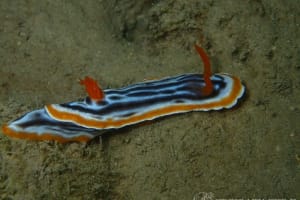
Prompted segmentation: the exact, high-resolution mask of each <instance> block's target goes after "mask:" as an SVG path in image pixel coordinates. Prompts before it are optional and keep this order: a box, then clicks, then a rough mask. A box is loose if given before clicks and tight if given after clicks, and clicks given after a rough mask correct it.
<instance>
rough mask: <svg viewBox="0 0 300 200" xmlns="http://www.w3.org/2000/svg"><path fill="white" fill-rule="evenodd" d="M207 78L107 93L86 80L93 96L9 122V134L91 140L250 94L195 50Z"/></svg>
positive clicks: (169, 80)
mask: <svg viewBox="0 0 300 200" xmlns="http://www.w3.org/2000/svg"><path fill="white" fill-rule="evenodd" d="M195 47H196V50H197V52H198V53H199V55H200V57H201V59H202V60H203V63H204V74H203V75H201V74H183V75H179V76H175V77H167V78H164V79H161V80H154V81H145V82H141V83H137V84H133V85H130V86H127V87H123V88H120V89H106V90H102V89H101V88H100V87H99V86H98V84H97V82H96V81H94V80H93V79H92V78H90V77H86V78H85V79H83V80H81V81H80V83H81V84H82V85H85V87H86V91H87V93H88V94H89V96H88V97H86V98H85V99H84V100H82V101H73V102H69V103H63V104H50V105H46V106H45V107H44V108H42V109H39V110H34V111H31V112H28V113H26V114H25V115H23V116H22V117H20V118H18V119H16V120H14V121H12V122H10V123H9V124H5V125H3V127H2V130H3V132H4V134H6V135H8V136H11V137H15V138H21V139H32V140H56V141H58V142H69V141H79V142H87V141H89V140H91V139H93V138H94V137H96V136H99V135H101V134H103V133H104V132H106V131H108V130H112V129H118V128H122V127H125V126H129V125H133V124H137V123H140V122H144V121H147V120H153V119H156V118H159V117H162V116H167V115H173V114H177V113H185V112H191V111H210V110H221V109H224V108H227V109H228V108H232V107H233V106H235V105H236V104H237V102H238V100H239V99H240V98H241V97H242V96H243V94H244V93H245V86H244V85H243V84H242V82H241V81H240V79H239V78H237V77H235V76H232V75H229V74H225V73H223V74H214V75H211V69H210V62H209V59H208V56H207V55H206V54H205V52H204V50H203V49H202V48H200V47H199V46H197V45H196V46H195Z"/></svg>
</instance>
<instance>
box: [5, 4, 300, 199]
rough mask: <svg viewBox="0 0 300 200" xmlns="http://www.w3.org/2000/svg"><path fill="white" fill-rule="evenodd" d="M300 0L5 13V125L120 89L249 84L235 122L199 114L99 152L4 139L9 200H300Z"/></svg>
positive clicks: (126, 133) (232, 117)
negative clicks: (183, 78)
mask: <svg viewBox="0 0 300 200" xmlns="http://www.w3.org/2000/svg"><path fill="white" fill-rule="evenodd" d="M299 3H300V1H299V0H288V1H281V0H273V1H266V0H253V1H250V0H248V1H247V0H246V1H242V0H228V1H217V0H203V1H199V0H186V1H180V0H167V1H156V0H153V1H149V0H112V1H110V0H98V1H97V0H93V1H92V0H90V1H59V0H45V1H38V0H27V1H11V0H1V1H0V87H1V90H0V123H1V124H3V123H5V122H8V121H10V120H13V119H15V118H17V117H18V116H20V115H22V114H23V113H25V112H28V111H30V110H33V109H37V108H40V107H42V106H43V105H45V104H49V103H63V102H68V101H72V100H76V99H78V98H79V97H84V96H85V92H84V90H83V89H82V87H81V86H80V85H79V84H78V83H77V81H78V79H79V78H82V77H84V76H85V75H90V76H92V77H94V78H95V79H97V80H99V82H100V84H101V86H102V87H103V88H117V87H121V86H125V85H128V84H132V83H136V82H140V81H143V80H144V79H151V78H162V77H165V76H173V75H178V74H182V73H190V72H195V73H196V72H201V71H202V68H201V66H202V65H201V61H200V60H199V57H198V55H197V54H196V52H195V51H194V49H193V44H194V43H195V42H198V43H199V44H201V45H202V46H203V47H205V48H206V49H207V51H208V52H209V54H210V56H211V60H212V63H213V66H214V68H213V71H214V72H227V73H231V74H234V75H237V76H239V77H241V79H242V80H243V81H244V82H245V83H246V85H247V92H248V97H247V98H246V99H245V101H244V102H243V103H242V104H241V106H240V107H239V108H237V109H233V110H227V111H223V112H194V113H188V114H182V115H177V116H173V117H169V118H166V119H162V120H158V121H156V122H153V123H151V124H148V125H144V126H136V127H132V128H128V129H126V130H122V131H116V132H113V133H112V134H111V135H107V136H104V137H103V138H102V139H97V140H95V141H92V142H91V143H90V144H88V145H85V144H77V143H69V144H57V143H55V142H47V141H42V142H36V141H25V140H17V139H11V138H8V137H6V136H5V135H3V134H1V135H0V162H1V163H0V198H1V199H201V197H203V195H205V194H207V195H210V196H213V197H214V198H244V199H245V198H300V195H299V194H300V193H299V191H300V185H299V184H300V179H299V167H300V163H299V162H300V150H299V146H300V138H299V133H300V128H299V127H300V126H299V119H300V98H299V97H300V92H299V91H300V90H299V88H300V57H299V55H300V52H299V44H300V34H299V30H300V29H299V28H300V27H299V23H300V21H299V20H300V14H299V13H300V7H299Z"/></svg>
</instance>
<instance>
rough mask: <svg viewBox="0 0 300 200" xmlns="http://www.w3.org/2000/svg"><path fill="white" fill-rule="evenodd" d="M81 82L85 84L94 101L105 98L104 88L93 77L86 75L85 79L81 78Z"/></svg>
mask: <svg viewBox="0 0 300 200" xmlns="http://www.w3.org/2000/svg"><path fill="white" fill-rule="evenodd" d="M80 84H81V85H84V86H85V90H86V92H87V93H88V95H89V97H90V98H91V99H92V100H93V101H100V100H102V99H103V98H104V92H103V90H102V89H101V88H100V87H99V85H98V83H97V81H95V80H94V79H92V78H91V77H88V76H86V77H85V79H83V80H80Z"/></svg>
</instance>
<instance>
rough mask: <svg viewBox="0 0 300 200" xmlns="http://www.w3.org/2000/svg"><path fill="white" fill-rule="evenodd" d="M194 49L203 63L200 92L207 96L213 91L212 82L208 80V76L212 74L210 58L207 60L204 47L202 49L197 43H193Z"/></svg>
mask: <svg viewBox="0 0 300 200" xmlns="http://www.w3.org/2000/svg"><path fill="white" fill-rule="evenodd" d="M195 49H196V51H197V52H198V53H199V55H200V57H201V59H202V62H203V65H204V73H203V78H204V82H205V86H204V88H202V92H203V94H204V95H205V96H208V95H210V94H211V93H212V92H213V83H212V81H211V80H210V77H211V75H212V73H211V65H210V60H209V57H208V55H207V54H206V53H205V51H204V49H202V48H201V47H200V46H198V45H197V44H195Z"/></svg>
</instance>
